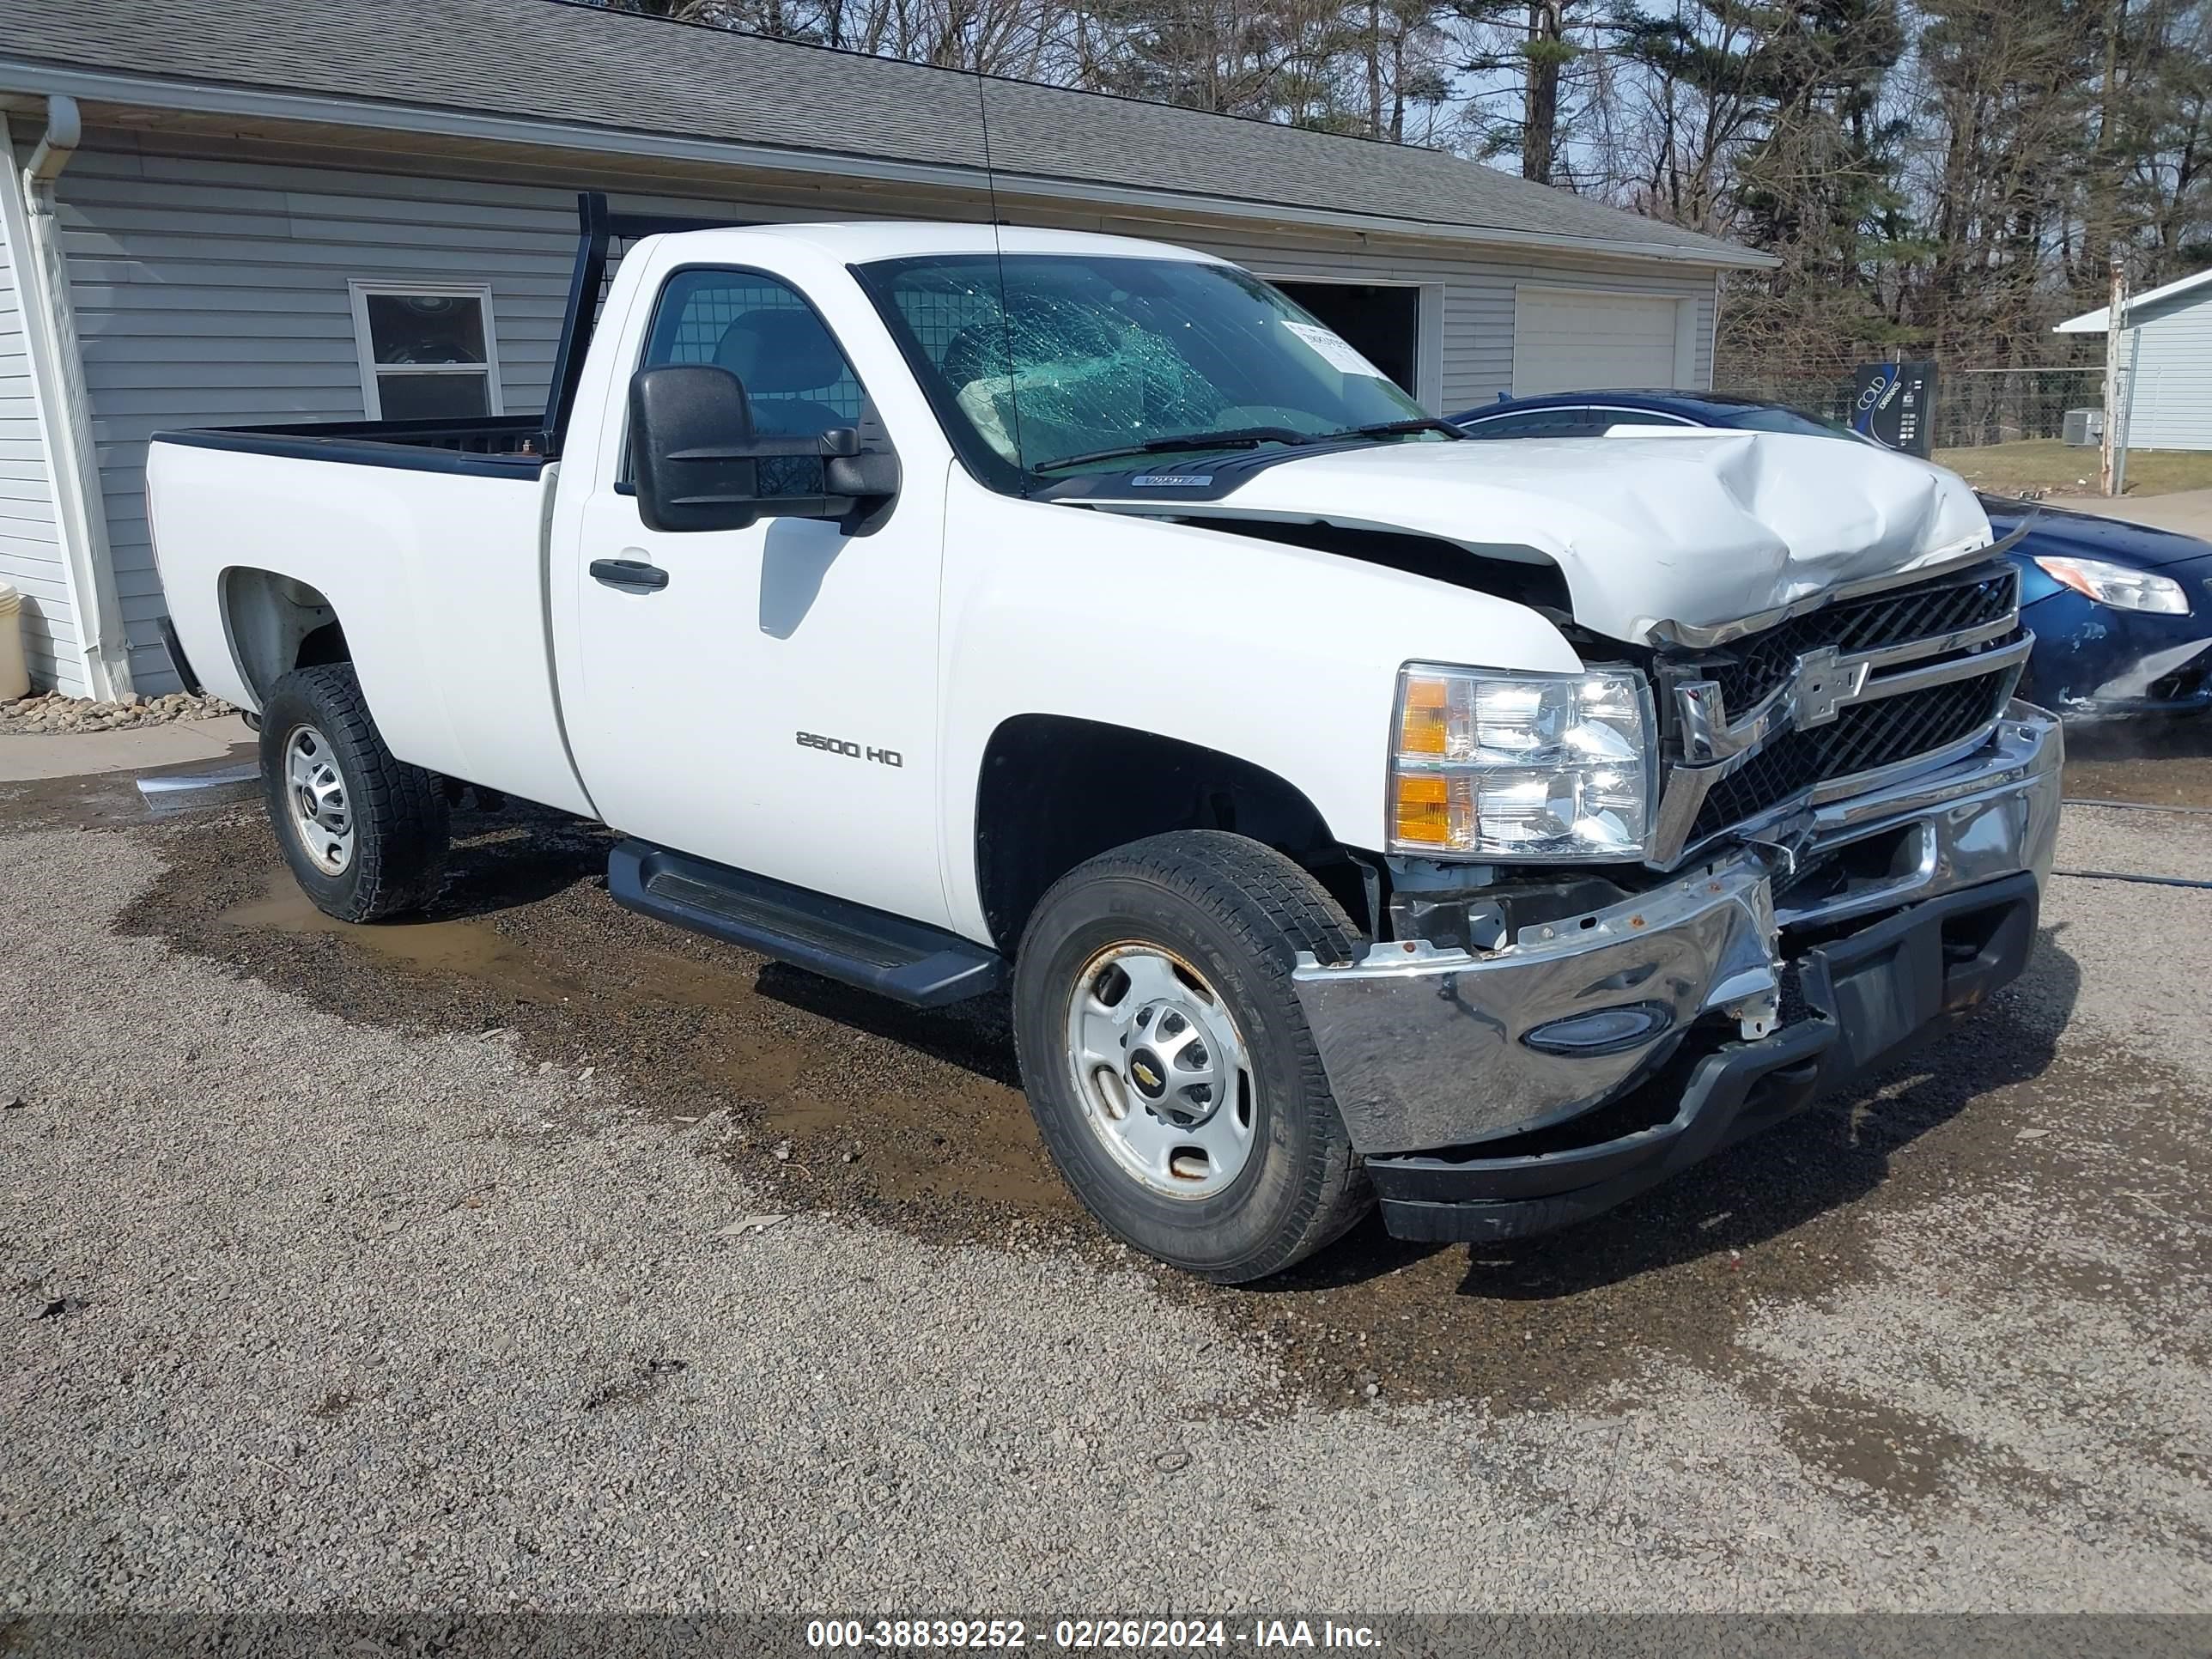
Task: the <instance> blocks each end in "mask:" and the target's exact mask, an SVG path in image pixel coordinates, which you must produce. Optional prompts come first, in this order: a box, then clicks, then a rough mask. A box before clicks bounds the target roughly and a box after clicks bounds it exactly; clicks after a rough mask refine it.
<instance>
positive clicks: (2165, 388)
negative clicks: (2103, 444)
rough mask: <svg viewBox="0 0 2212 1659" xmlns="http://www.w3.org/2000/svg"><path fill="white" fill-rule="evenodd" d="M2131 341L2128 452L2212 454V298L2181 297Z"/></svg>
mask: <svg viewBox="0 0 2212 1659" xmlns="http://www.w3.org/2000/svg"><path fill="white" fill-rule="evenodd" d="M2128 335H2129V338H2127V339H2126V340H2124V342H2122V347H2121V349H2122V356H2121V361H2122V362H2124V363H2127V364H2129V365H2130V368H2131V369H2132V371H2133V375H2132V378H2133V381H2134V386H2133V392H2134V396H2133V398H2132V400H2131V402H2130V404H2129V409H2128V426H2127V435H2128V447H2129V448H2130V449H2212V293H2207V292H2206V291H2205V290H2204V289H2195V290H2193V291H2191V292H2190V293H2188V294H2185V295H2178V296H2176V298H2175V299H2174V300H2173V301H2171V302H2170V304H2169V306H2168V307H2161V308H2160V310H2159V311H2158V312H2157V313H2154V314H2152V315H2149V316H2147V317H2144V318H2142V320H2140V321H2139V322H2137V323H2136V326H2135V327H2133V328H2131V329H2130V330H2129V331H2128Z"/></svg>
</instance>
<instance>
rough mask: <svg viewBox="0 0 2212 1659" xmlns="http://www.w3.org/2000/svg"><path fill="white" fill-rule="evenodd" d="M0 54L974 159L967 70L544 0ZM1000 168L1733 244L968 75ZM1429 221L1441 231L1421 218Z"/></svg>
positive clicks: (116, 8)
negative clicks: (981, 98)
mask: <svg viewBox="0 0 2212 1659" xmlns="http://www.w3.org/2000/svg"><path fill="white" fill-rule="evenodd" d="M7 10H8V12H9V19H8V23H7V26H6V27H5V28H4V30H0V58H15V59H18V60H24V59H27V60H33V61H34V62H40V63H49V64H63V65H67V66H70V67H75V68H80V69H91V70H107V71H114V72H120V73H125V74H130V75H133V76H156V77H162V78H176V79H186V80H191V81H197V82H217V83H222V84H228V85H231V86H236V87H246V88H256V89H263V90H270V91H281V92H289V93H307V94H321V95H325V96H331V97H337V98H342V99H349V100H375V101H379V102H386V103H391V104H401V105H412V106H432V107H436V108H441V109H446V110H454V111H465V112H472V113H479V114H491V115H499V116H507V117H520V118H532V119H539V120H548V121H554V122H559V123H562V124H567V125H586V126H600V127H609V128H615V129H621V130H630V131H636V130H642V131H654V132H661V133H667V134H675V135H682V136H685V137H695V138H705V139H709V140H726V141H732V142H737V143H746V144H753V145H763V146H771V147H774V148H776V149H785V150H799V151H812V152H816V153H827V154H831V155H846V156H853V157H858V158H868V159H878V160H884V161H903V162H921V163H927V164H934V165H938V166H943V167H959V168H969V169H978V170H980V169H981V167H982V165H983V161H984V155H983V127H982V124H981V123H980V122H979V121H978V120H977V118H976V116H977V107H978V100H977V87H978V82H977V81H976V80H975V77H973V76H967V75H963V74H958V73H955V72H952V71H949V70H938V69H931V68H928V67H926V66H924V65H921V64H906V63H901V62H897V61H896V60H894V59H890V58H869V57H864V56H860V55H858V54H855V53H849V52H829V51H824V50H822V49H820V48H817V47H811V46H799V45H796V44H793V43H791V42H787V41H778V40H763V39H759V38H757V37H753V36H749V35H738V34H731V33H724V32H721V31H718V30H712V29H703V28H695V27H684V26H681V25H677V24H671V23H668V22H665V21H662V20H659V19H655V18H649V17H641V16H636V15H629V14H624V13H614V12H608V11H605V10H602V9H597V8H595V7H590V6H585V5H578V4H571V3H554V0H408V3H405V4H400V3H396V0H353V3H345V4H334V3H312V0H155V3H148V0H8V3H7ZM981 86H982V88H983V91H984V95H985V97H986V98H987V102H988V110H989V116H990V122H989V131H990V143H991V151H992V157H991V159H992V160H993V161H994V162H995V163H996V164H997V166H998V167H999V168H1000V171H1001V172H1002V173H1022V174H1026V175H1030V176H1031V177H1041V178H1047V179H1071V180H1081V181H1084V182H1085V183H1087V184H1093V185H1106V186H1120V187H1126V188H1136V189H1143V190H1160V191H1175V192H1177V193H1180V194H1182V195H1185V196H1193V197H1223V198H1227V199H1230V200H1235V201H1242V202H1261V203H1267V204H1274V205H1279V206H1281V207H1282V208H1284V209H1285V210H1288V215H1287V216H1292V217H1295V216H1296V214H1297V210H1301V209H1304V210H1326V211H1336V212H1347V213H1358V214H1361V215H1365V216H1373V217H1380V218H1387V219H1396V220H1401V221H1406V222H1409V224H1413V225H1419V226H1423V227H1430V228H1436V227H1456V228H1465V229H1467V230H1468V231H1469V232H1470V233H1480V232H1481V231H1484V230H1491V231H1504V232H1509V233H1522V234H1532V235H1536V236H1544V237H1560V238H1575V239H1579V240H1592V241H1601V242H1619V243H1625V244H1626V243H1634V244H1644V245H1646V246H1650V245H1655V244H1656V245H1658V246H1663V247H1666V248H1669V249H1679V250H1680V251H1681V254H1682V255H1683V256H1686V257H1689V258H1699V257H1700V256H1704V255H1712V256H1717V258H1718V259H1719V260H1720V261H1721V262H1723V263H1733V262H1735V261H1740V260H1741V259H1742V258H1743V257H1744V256H1743V253H1742V251H1741V250H1740V249H1735V248H1732V247H1730V246H1729V245H1727V244H1725V243H1723V242H1719V241H1717V240H1713V239H1711V238H1710V237H1705V236H1701V235H1699V234H1696V233H1694V232H1692V231H1686V230H1683V229H1680V228H1676V227H1674V226H1672V225H1668V224H1665V223H1662V222H1659V221H1656V220H1650V219H1644V218H1639V217H1638V216H1635V215H1633V214H1629V213H1624V212H1621V211H1620V210H1616V209H1613V208H1608V207H1605V206H1602V205H1601V204H1597V203H1595V202H1590V201H1586V200H1584V199H1583V198H1581V197H1577V196H1574V195H1572V194H1571V193H1570V192H1568V191H1561V190H1552V189H1547V188H1546V187H1544V186H1542V185H1532V184H1529V183H1528V182H1527V181H1526V180H1524V179H1517V178H1514V177H1512V176H1510V175H1509V174H1506V173H1500V172H1498V170H1497V169H1495V168H1492V167H1483V166H1480V165H1478V164H1476V163H1474V162H1470V161H1463V160H1462V159H1460V158H1458V157H1456V156H1452V155H1444V154H1443V153H1441V152H1438V151H1435V150H1427V149H1413V148H1408V147H1401V146H1397V145H1391V144H1383V143H1372V142H1370V141H1366V140H1363V139H1358V138H1347V137H1336V136H1334V135H1330V134H1326V133H1317V132H1310V131H1303V130H1301V129H1297V128H1292V127H1281V126H1273V125H1267V124H1265V123H1261V122H1257V121H1245V120H1237V119H1232V118H1226V117H1223V116H1217V115H1208V114H1204V113H1201V112H1197V111H1193V110H1184V109H1177V108H1174V107H1171V106H1166V105H1159V104H1146V103H1140V102H1137V101H1134V100H1127V99H1119V98H1108V97H1101V96H1097V95H1095V94H1086V93H1080V92H1073V91H1068V90H1066V89H1064V88H1056V87H1048V86H1040V85H1036V84H1033V83H1030V82H1016V81H1000V80H989V81H985V82H981ZM1431 234H1433V230H1432V231H1431Z"/></svg>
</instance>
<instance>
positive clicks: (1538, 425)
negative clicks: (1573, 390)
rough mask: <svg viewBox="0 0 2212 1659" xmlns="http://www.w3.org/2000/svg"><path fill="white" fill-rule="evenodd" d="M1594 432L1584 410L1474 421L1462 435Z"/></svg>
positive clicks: (1535, 435)
mask: <svg viewBox="0 0 2212 1659" xmlns="http://www.w3.org/2000/svg"><path fill="white" fill-rule="evenodd" d="M1594 429H1595V428H1592V427H1591V425H1590V423H1589V410H1586V409H1532V410H1528V412H1527V413H1526V414H1523V415H1500V416H1497V417H1496V418H1494V419H1492V420H1487V421H1477V422H1474V423H1473V424H1472V425H1470V426H1468V428H1466V432H1467V435H1468V437H1470V438H1578V437H1583V436H1586V435H1589V433H1590V432H1591V431H1592V430H1594Z"/></svg>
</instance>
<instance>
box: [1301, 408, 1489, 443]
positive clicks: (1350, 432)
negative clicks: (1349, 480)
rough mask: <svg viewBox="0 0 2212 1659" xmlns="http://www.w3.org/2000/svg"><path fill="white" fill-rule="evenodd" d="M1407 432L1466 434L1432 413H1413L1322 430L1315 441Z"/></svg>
mask: <svg viewBox="0 0 2212 1659" xmlns="http://www.w3.org/2000/svg"><path fill="white" fill-rule="evenodd" d="M1407 432H1442V433H1445V434H1447V435H1449V436H1451V437H1454V438H1464V437H1465V436H1467V434H1466V433H1464V432H1462V431H1461V430H1460V429H1459V428H1457V427H1455V426H1454V425H1453V424H1452V423H1451V422H1449V421H1440V420H1438V419H1437V417H1436V416H1433V415H1413V416H1407V418H1406V419H1404V420H1402V421H1373V422H1369V423H1368V424H1367V425H1365V426H1348V427H1346V428H1344V430H1343V431H1341V432H1324V433H1322V435H1321V437H1320V438H1318V439H1316V440H1315V441H1316V442H1322V441H1327V440H1328V439H1331V438H1395V437H1396V436H1398V435H1400V434H1401V433H1407Z"/></svg>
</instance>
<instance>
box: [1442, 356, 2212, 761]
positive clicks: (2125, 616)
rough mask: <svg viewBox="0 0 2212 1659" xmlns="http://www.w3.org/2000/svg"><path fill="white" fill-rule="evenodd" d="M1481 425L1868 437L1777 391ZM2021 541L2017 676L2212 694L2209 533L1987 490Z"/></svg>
mask: <svg viewBox="0 0 2212 1659" xmlns="http://www.w3.org/2000/svg"><path fill="white" fill-rule="evenodd" d="M1450 419H1451V422H1452V423H1453V424H1454V425H1455V426H1457V427H1458V428H1460V429H1461V430H1462V432H1464V433H1466V434H1467V435H1468V436H1469V437H1471V438H1595V437H1602V436H1603V435H1605V434H1606V433H1607V432H1609V431H1611V430H1612V429H1613V428H1615V427H1619V426H1710V427H1728V428H1735V429H1736V430H1739V431H1751V432H1795V433H1800V434H1805V435H1811V436H1814V437H1829V438H1841V439H1844V440H1846V441H1850V442H1853V443H1865V442H1868V441H1869V440H1868V439H1865V438H1862V437H1861V436H1859V435H1858V434H1857V433H1855V432H1853V431H1852V430H1851V429H1850V428H1849V427H1847V426H1844V425H1843V424H1841V423H1840V422H1834V421H1824V420H1822V419H1820V417H1819V416H1813V415H1807V414H1803V413H1802V412H1800V411H1799V410H1794V409H1786V408H1784V407H1782V406H1781V405H1779V404H1765V403H1758V402H1754V401H1753V400H1752V399H1750V398H1729V397H1724V396H1720V395H1717V394H1711V393H1705V392H1558V393H1554V394H1553V395H1551V396H1548V397H1542V398H1511V399H1508V400H1504V401H1501V402H1498V403H1495V404H1486V405H1484V406H1482V407H1480V408H1478V409H1470V410H1463V411H1462V412H1461V413H1459V414H1457V415H1454V416H1451V417H1450ZM1980 500H1981V503H1982V510H1983V511H1984V512H1985V513H1988V514H1989V520H1990V528H1991V529H1993V530H1995V531H1996V533H1997V535H1998V536H1999V538H2003V537H2005V536H2008V535H2010V534H2011V533H2012V532H2014V531H2015V530H2016V529H2018V528H2019V527H2020V526H2021V525H2022V524H2027V525H2029V526H2030V528H2029V530H2028V532H2027V535H2026V536H2024V537H2023V538H2021V540H2020V541H2019V542H2018V543H2016V544H2015V545H2014V548H2013V551H2012V558H2013V562H2015V564H2017V565H2018V566H2019V567H2020V574H2021V593H2020V597H2021V619H2022V620H2023V621H2024V622H2026V623H2027V625H2028V626H2029V627H2030V628H2031V629H2033V630H2034V631H2035V651H2034V654H2033V656H2031V657H2030V658H2029V659H2028V664H2027V671H2026V673H2025V674H2024V675H2023V677H2022V678H2021V684H2020V695H2021V696H2023V697H2025V698H2027V700H2028V701H2029V702H2034V703H2039V704H2040V705H2042V706H2043V707H2044V708H2050V709H2053V710H2056V711H2057V713H2058V714H2062V715H2063V716H2064V717H2065V718H2066V719H2067V720H2075V721H2087V720H2112V719H2117V718H2120V717H2124V716H2130V715H2142V714H2187V713H2193V712H2196V711H2197V710H2200V709H2203V708H2212V542H2204V541H2200V540H2198V539H2197V538H2196V537H2194V536H2180V535H2176V534H2175V533H2173V532H2172V531H2167V530H2152V529H2149V528H2147V527H2146V526H2142V525H2133V524H2126V523H2123V522H2122V521H2121V520H2117V519H2103V518H2099V517H2097V516H2096V515H2094V514H2093V513H2069V512H2067V511H2066V510H2065V509H2064V508H2063V507H2043V506H2039V505H2038V504H2035V503H2033V502H2029V501H2013V500H2010V499H2008V498H2007V497H2005V496H2002V495H1982V496H1981V497H1980Z"/></svg>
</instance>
